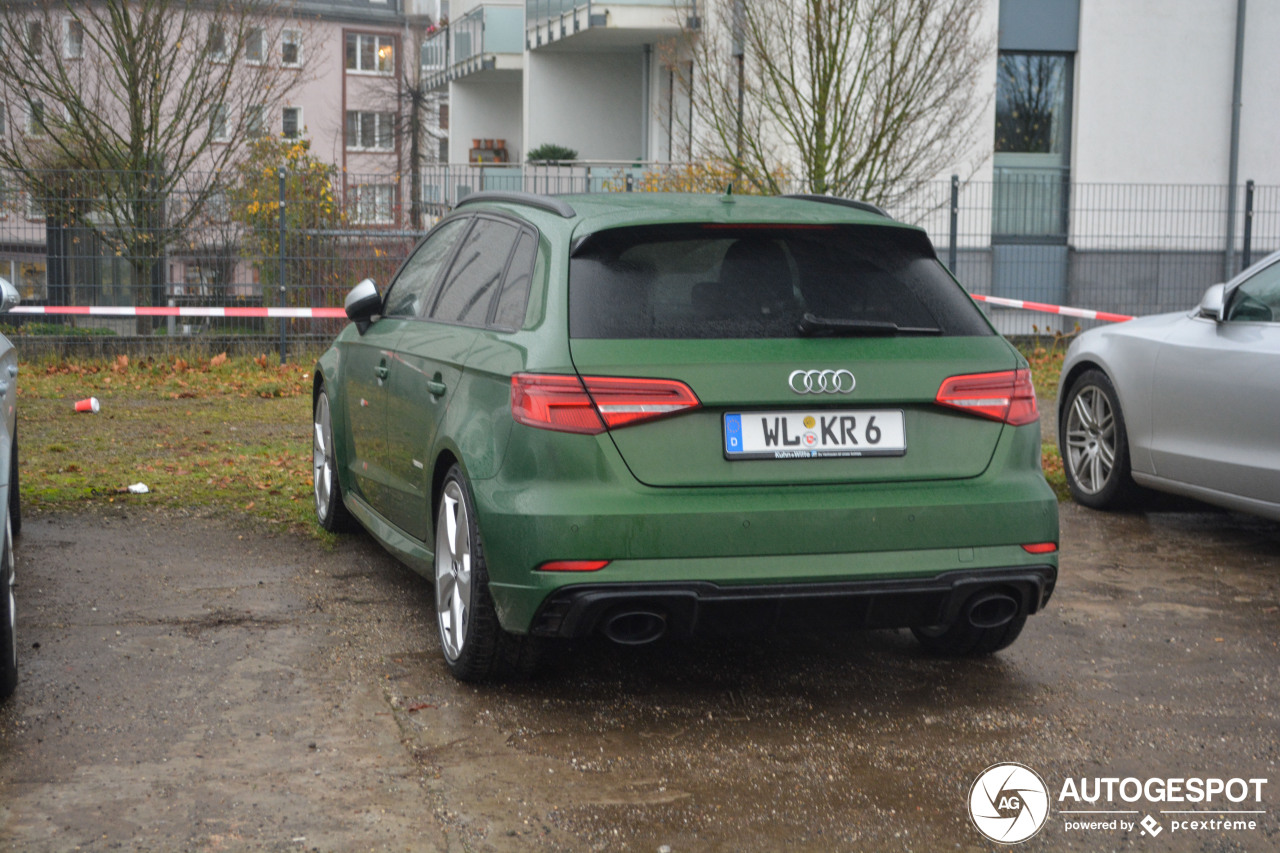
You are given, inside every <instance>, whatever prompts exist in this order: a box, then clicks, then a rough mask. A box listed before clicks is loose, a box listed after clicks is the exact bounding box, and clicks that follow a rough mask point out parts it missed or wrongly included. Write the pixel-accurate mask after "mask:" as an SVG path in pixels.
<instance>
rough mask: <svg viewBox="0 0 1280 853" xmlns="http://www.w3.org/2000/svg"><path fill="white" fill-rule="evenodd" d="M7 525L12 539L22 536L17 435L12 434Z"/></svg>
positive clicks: (15, 433)
mask: <svg viewBox="0 0 1280 853" xmlns="http://www.w3.org/2000/svg"><path fill="white" fill-rule="evenodd" d="M9 524H10V525H12V526H13V538H14V539H17V538H18V537H19V536H21V535H22V493H21V492H20V491H19V489H18V433H17V432H16V431H15V432H14V434H13V450H12V451H11V452H10V454H9Z"/></svg>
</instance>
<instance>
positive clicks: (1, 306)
mask: <svg viewBox="0 0 1280 853" xmlns="http://www.w3.org/2000/svg"><path fill="white" fill-rule="evenodd" d="M21 301H22V297H21V296H19V295H18V288H16V287H14V286H13V285H12V284H10V283H9V280H8V279H7V278H0V314H4V313H7V312H8V311H10V310H12V309H14V308H16V307H17V306H18V303H19V302H21Z"/></svg>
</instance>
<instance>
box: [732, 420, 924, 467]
mask: <svg viewBox="0 0 1280 853" xmlns="http://www.w3.org/2000/svg"><path fill="white" fill-rule="evenodd" d="M906 452H907V436H906V428H905V427H904V426H903V417H902V410H901V409H849V410H843V411H832V410H830V409H823V410H815V411H811V412H728V413H726V414H725V416H724V456H725V458H726V459H827V458H833V457H858V456H903V455H905V454H906Z"/></svg>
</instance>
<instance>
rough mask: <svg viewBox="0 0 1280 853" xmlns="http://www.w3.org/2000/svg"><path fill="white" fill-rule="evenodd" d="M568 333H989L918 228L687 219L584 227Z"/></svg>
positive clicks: (573, 268) (573, 269) (572, 278)
mask: <svg viewBox="0 0 1280 853" xmlns="http://www.w3.org/2000/svg"><path fill="white" fill-rule="evenodd" d="M569 299H570V302H569V310H570V315H569V328H570V334H571V336H572V337H575V338H695V339H696V338H788V337H802V336H813V335H833V334H839V335H850V334H856V335H889V334H921V335H991V334H994V332H993V331H992V329H991V326H990V325H989V324H988V323H987V322H986V319H985V318H984V317H983V316H982V313H981V312H980V311H979V310H978V309H977V308H976V307H975V306H974V305H973V303H972V301H971V300H970V299H969V298H968V296H967V295H966V294H965V293H964V291H963V289H961V288H960V286H959V285H958V284H956V282H955V281H954V280H953V279H952V278H951V276H950V275H949V274H948V273H947V271H946V270H945V269H944V268H943V267H942V265H941V264H940V263H939V262H938V260H937V257H936V256H935V254H934V252H933V248H932V246H931V245H930V244H929V241H928V238H926V237H925V236H924V235H923V234H922V233H920V232H918V231H914V230H911V229H906V228H897V227H886V226H852V225H850V226H846V225H827V226H822V225H817V226H810V225H804V226H792V227H788V226H785V225H780V226H769V225H760V226H745V227H744V226H737V225H719V224H690V225H679V226H644V227H633V228H618V229H613V230H609V231H603V232H598V233H596V234H592V235H590V236H589V237H588V238H587V239H586V240H584V241H583V243H582V244H581V245H580V246H579V248H578V250H577V251H576V252H575V253H574V256H573V258H572V261H571V263H570V270H569Z"/></svg>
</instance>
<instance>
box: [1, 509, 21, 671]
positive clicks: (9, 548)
mask: <svg viewBox="0 0 1280 853" xmlns="http://www.w3.org/2000/svg"><path fill="white" fill-rule="evenodd" d="M4 546H5V547H4V554H5V563H6V565H5V568H6V569H8V572H7V574H8V575H9V583H8V589H6V590H5V591H4V592H5V594H6V595H8V596H9V647H10V648H11V649H13V668H14V669H15V670H16V669H17V668H18V600H17V599H16V598H15V597H14V595H13V586H14V567H15V563H14V559H13V520H12V519H10V518H9V517H8V513H6V514H5V521H4Z"/></svg>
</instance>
